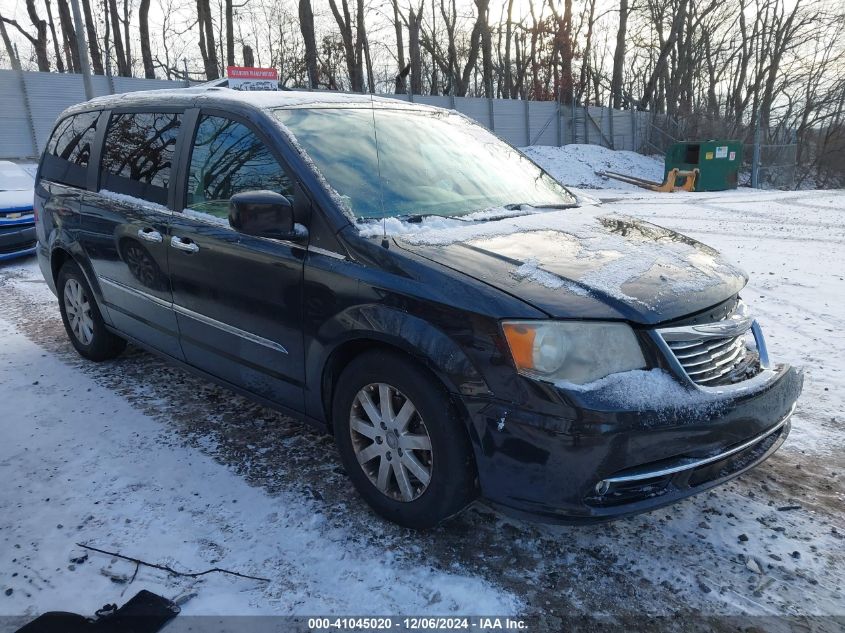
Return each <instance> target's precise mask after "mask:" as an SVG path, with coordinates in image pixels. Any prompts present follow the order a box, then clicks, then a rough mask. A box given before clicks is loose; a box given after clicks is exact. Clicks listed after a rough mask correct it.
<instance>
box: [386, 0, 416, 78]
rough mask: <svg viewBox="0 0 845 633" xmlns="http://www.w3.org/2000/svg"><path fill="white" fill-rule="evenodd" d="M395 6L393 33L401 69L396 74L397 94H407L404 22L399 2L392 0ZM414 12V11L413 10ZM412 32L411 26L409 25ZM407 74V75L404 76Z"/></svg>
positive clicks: (397, 61) (397, 60) (397, 62)
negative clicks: (401, 17)
mask: <svg viewBox="0 0 845 633" xmlns="http://www.w3.org/2000/svg"><path fill="white" fill-rule="evenodd" d="M391 4H392V6H393V31H394V32H395V33H396V65H397V66H398V67H399V72H398V73H397V74H396V94H405V93H406V92H407V87H406V86H405V76H406V74H407V73H405V42H404V41H403V38H402V20H401V19H400V17H399V16H400V13H399V0H392V2H391ZM411 12H413V9H411ZM408 29H409V30H410V25H408ZM403 73H405V74H403Z"/></svg>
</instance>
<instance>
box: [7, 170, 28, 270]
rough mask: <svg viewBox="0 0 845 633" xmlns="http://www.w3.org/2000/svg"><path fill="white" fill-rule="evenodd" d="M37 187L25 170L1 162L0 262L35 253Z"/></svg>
mask: <svg viewBox="0 0 845 633" xmlns="http://www.w3.org/2000/svg"><path fill="white" fill-rule="evenodd" d="M33 185H34V180H33V177H32V175H31V174H29V173H27V171H26V170H25V169H23V168H22V167H20V166H19V165H16V164H15V163H11V162H9V161H5V160H3V161H0V261H3V260H5V259H12V258H14V257H24V256H26V255H31V254H33V253H35V216H34V215H33V212H32V199H33V195H34V194H33Z"/></svg>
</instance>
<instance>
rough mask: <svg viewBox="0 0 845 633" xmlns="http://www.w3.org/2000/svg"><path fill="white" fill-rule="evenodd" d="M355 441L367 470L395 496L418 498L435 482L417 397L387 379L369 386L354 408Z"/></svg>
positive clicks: (376, 483)
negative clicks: (410, 395) (413, 400)
mask: <svg viewBox="0 0 845 633" xmlns="http://www.w3.org/2000/svg"><path fill="white" fill-rule="evenodd" d="M349 415H350V419H349V432H350V434H351V436H352V446H353V448H354V450H355V456H356V458H357V459H358V464H360V466H361V468H362V470H363V471H364V473H366V475H367V477H368V478H369V479H370V482H371V483H372V484H373V485H374V486H375V487H376V488H378V490H379V491H381V493H382V494H384V495H386V496H388V497H390V498H391V499H394V500H396V501H403V502H409V501H413V500H415V499H417V498H419V497H420V496H421V495H422V494H423V493H424V492H425V491H426V489H427V488H428V485H429V483H430V482H431V473H432V468H433V465H434V461H433V453H432V450H431V437H430V436H429V434H428V430H427V429H426V427H425V423H424V422H423V419H422V417H421V416H420V414H419V412H418V411H417V408H416V407H415V406H414V403H413V402H411V400H410V398H408V397H407V396H405V395H404V394H403V393H402V392H401V391H399V390H398V389H396V388H395V387H393V386H391V385H388V384H386V383H373V384H370V385H367V386H365V387H364V388H363V389H361V390H360V391H359V392H358V394H357V395H356V396H355V399H354V400H353V402H352V409H351V411H350V414H349Z"/></svg>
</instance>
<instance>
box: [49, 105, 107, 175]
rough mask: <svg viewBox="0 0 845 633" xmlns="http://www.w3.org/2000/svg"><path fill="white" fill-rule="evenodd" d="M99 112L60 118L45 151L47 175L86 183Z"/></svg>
mask: <svg viewBox="0 0 845 633" xmlns="http://www.w3.org/2000/svg"><path fill="white" fill-rule="evenodd" d="M99 116H100V113H99V112H82V113H80V114H75V115H73V116H69V117H67V118H66V119H62V120H61V121H60V122H59V124H58V125H57V126H56V129H55V130H53V134H52V136H50V140H49V141H48V143H47V149H46V150H45V151H44V166H43V167H42V169H41V173H42V175H43V177H44V178H47V179H49V180H55V181H56V182H61V183H64V184H68V185H74V186H76V187H85V179H86V173H87V168H88V162H89V161H90V160H91V153H92V151H93V145H94V138H95V136H96V134H97V119H98V118H99Z"/></svg>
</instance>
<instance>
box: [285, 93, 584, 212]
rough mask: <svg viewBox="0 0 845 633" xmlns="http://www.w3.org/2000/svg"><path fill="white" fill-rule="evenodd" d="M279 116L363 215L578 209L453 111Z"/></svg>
mask: <svg viewBox="0 0 845 633" xmlns="http://www.w3.org/2000/svg"><path fill="white" fill-rule="evenodd" d="M274 114H275V115H276V117H277V118H278V119H279V120H280V121H281V122H282V123H283V124H284V125H285V126H286V127H287V128H288V129H290V131H291V132H292V133H293V135H294V136H295V137H296V140H297V141H298V142H299V144H300V145H301V146H302V148H303V149H304V150H305V152H306V153H307V154H308V156H310V158H311V159H312V160H313V161H314V163H315V164H316V166H317V169H318V170H319V171H320V173H322V175H323V177H324V178H325V179H326V180H327V181H328V183H329V184H330V185H331V186H332V188H334V190H335V191H337V193H338V194H340V196H341V197H342V198H343V199H344V201H345V202H346V204H347V205H348V206H349V208H350V209H351V210H352V212H353V213H354V214H355V215H356V216H358V217H360V218H384V217H397V216H415V215H441V216H460V215H466V214H468V213H472V212H473V211H479V210H482V209H490V208H494V207H502V206H505V205H532V206H538V207H541V206H561V205H563V206H571V205H574V204H575V198H574V197H573V196H572V194H570V193H569V192H568V191H567V190H566V189H564V188H563V187H562V186H561V185H560V184H558V183H557V182H556V181H554V180H553V179H552V178H551V177H549V176H548V175H546V174H545V173H544V172H543V171H542V170H541V169H540V168H539V167H537V166H536V165H535V164H534V163H532V162H531V161H530V160H528V159H527V158H526V157H524V156H523V155H522V154H520V153H519V152H518V151H516V150H515V149H514V148H512V147H511V146H510V145H508V144H507V143H505V142H503V141H502V140H500V139H499V138H497V137H496V136H495V135H493V134H491V133H490V132H488V131H487V130H485V129H484V128H483V127H481V126H480V125H476V124H473V123H471V122H469V121H468V120H467V119H465V118H464V117H462V116H459V115H457V114H454V113H449V112H437V111H431V112H426V111H413V110H407V109H403V110H389V109H380V108H375V109H369V108H315V109H286V110H281V109H280V110H275V111H274ZM376 150H378V151H376Z"/></svg>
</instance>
